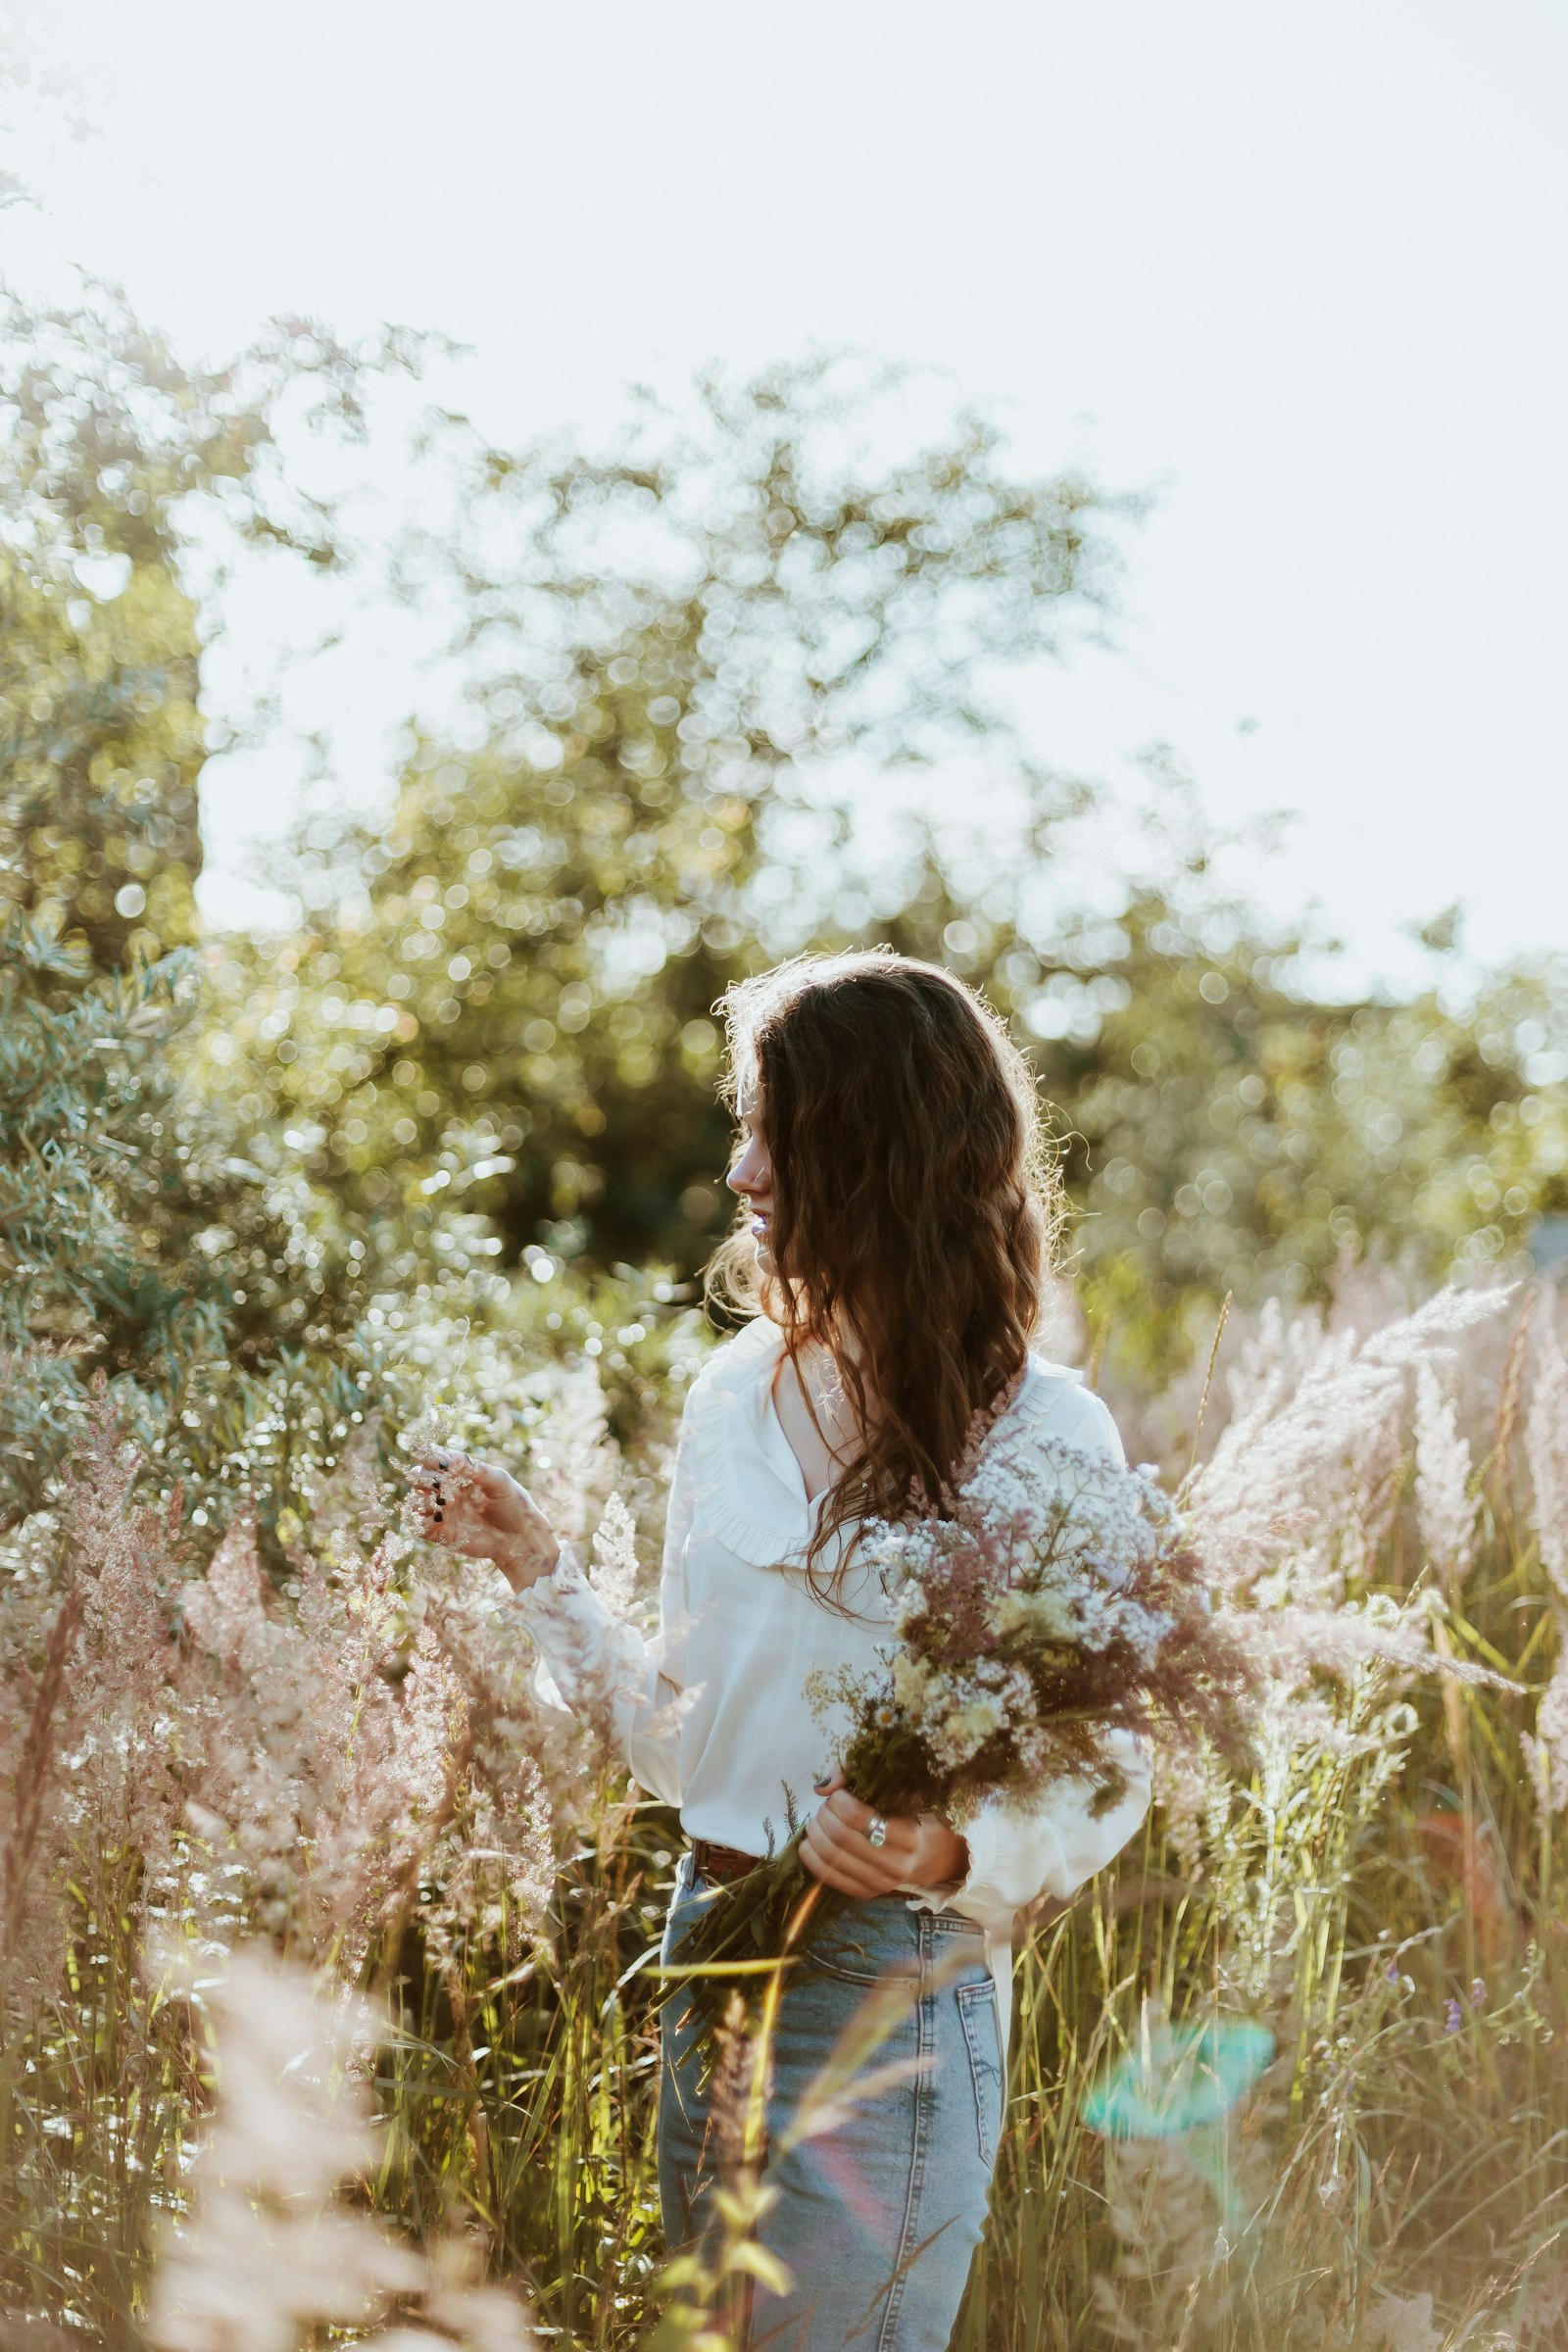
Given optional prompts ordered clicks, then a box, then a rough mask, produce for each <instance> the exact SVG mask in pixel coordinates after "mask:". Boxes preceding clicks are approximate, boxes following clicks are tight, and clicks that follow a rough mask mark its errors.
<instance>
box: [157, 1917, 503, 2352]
mask: <svg viewBox="0 0 1568 2352" xmlns="http://www.w3.org/2000/svg"><path fill="white" fill-rule="evenodd" d="M150 1965H151V1967H152V1969H153V1971H154V1973H155V1974H156V1975H157V1976H159V1977H160V1978H161V1979H162V1980H163V1989H164V1992H165V1995H166V1997H168V1996H169V1995H172V1994H177V1993H179V1992H183V1994H184V1996H185V1997H186V1998H187V1999H188V2000H189V2001H190V2002H191V2003H192V2004H193V2006H199V2007H200V2008H202V2009H205V2010H207V2011H209V2012H210V2013H211V2014H212V2015H213V2017H214V2019H215V2022H216V2028H217V2034H216V2053H215V2055H216V2071H217V2078H218V2098H217V2104H216V2107H215V2110H214V2113H213V2116H212V2119H211V2123H210V2126H209V2130H208V2132H207V2136H206V2139H205V2142H204V2144H203V2146H202V2149H201V2152H200V2154H199V2156H198V2158H197V2160H196V2165H195V2169H194V2172H193V2175H192V2179H191V2190H192V2199H193V2203H192V2210H191V2212H190V2215H189V2216H188V2218H187V2220H186V2221H185V2222H184V2223H183V2224H182V2225H180V2226H179V2227H178V2228H177V2229H171V2230H169V2231H168V2232H167V2233H166V2237H165V2243H164V2246H163V2250H162V2260H161V2262H160V2263H159V2266H158V2269H157V2271H156V2273H155V2277H154V2287H153V2297H152V2311H151V2316H150V2319H149V2323H148V2329H147V2332H148V2336H149V2339H150V2341H151V2342H152V2344H153V2345H154V2346H155V2347H156V2348H157V2352H296V2348H297V2347H299V2346H301V2345H302V2344H304V2343H305V2342H307V2341H311V2340H315V2332H316V2330H317V2329H318V2328H319V2327H353V2328H366V2327H373V2326H375V2324H376V2323H378V2322H383V2321H386V2320H387V2319H388V2318H389V2317H390V2316H392V2315H394V2314H395V2315H396V2317H395V2324H394V2325H392V2326H390V2327H380V2328H379V2329H378V2331H377V2332H376V2333H375V2334H374V2335H373V2336H371V2337H370V2339H369V2340H370V2341H371V2342H372V2343H373V2344H374V2345H375V2346H376V2347H377V2352H405V2348H407V2352H413V2347H414V2346H416V2345H418V2346H421V2347H434V2346H437V2345H442V2344H446V2345H451V2344H454V2343H456V2344H461V2345H464V2346H466V2347H468V2352H537V2345H538V2338H537V2337H536V2335H535V2334H534V2332H533V2328H532V2326H531V2324H530V2320H529V2317H528V2314H527V2313H526V2311H525V2310H524V2308H523V2307H522V2306H521V2305H520V2304H519V2303H518V2302H517V2301H516V2300H515V2298H514V2297H512V2296H511V2295H509V2294H506V2293H504V2292H502V2291H501V2290H499V2289H497V2288H493V2287H486V2286H484V2285H482V2284H480V2283H478V2282H477V2280H476V2279H475V2278H474V2277H473V2275H472V2262H471V2257H470V2256H469V2254H468V2253H467V2250H466V2248H464V2247H463V2246H462V2245H461V2244H458V2243H453V2244H450V2245H448V2246H446V2247H444V2248H443V2249H441V2250H440V2251H439V2252H438V2254H437V2256H436V2258H435V2259H434V2260H433V2261H431V2260H428V2259H426V2258H424V2257H422V2256H421V2255H420V2254H418V2253H417V2251H416V2250H415V2249H414V2248H413V2247H410V2246H407V2245H404V2244H401V2243H400V2242H399V2241H398V2240H397V2239H396V2238H394V2237H393V2236H392V2235H391V2234H390V2232H389V2231H388V2230H387V2229H385V2228H384V2226H383V2225H382V2224H381V2223H379V2222H377V2221H375V2220H373V2219H372V2218H371V2217H370V2216H369V2215H368V2214H366V2213H363V2212H356V2211H353V2210H351V2209H350V2208H349V2207H348V2206H347V2205H345V2204H344V2203H343V2202H341V2200H340V2197H339V2193H338V2192H339V2188H340V2184H341V2183H343V2182H345V2181H346V2180H351V2179H353V2178H355V2177H358V2176H360V2175H363V2174H364V2173H366V2172H367V2171H368V2169H370V2167H371V2166H372V2165H373V2163H374V2159H375V2135H374V2132H373V2131H372V2129H371V2125H370V2118H369V2111H368V2100H367V2098H366V2095H365V2092H364V2089H363V2087H362V2084H361V2082H360V2081H359V2080H358V2078H357V2074H356V2069H357V2068H359V2067H361V2066H362V2065H363V2062H364V2060H365V2058H366V2056H367V2054H368V2051H369V2049H370V2048H371V2047H373V2045H374V2043H375V2041H376V2040H377V2039H378V2038H379V2037H380V2035H381V2034H382V2033H383V2032H384V2026H383V2024H382V2021H380V2020H379V2019H378V2018H377V2017H376V2015H375V2013H374V2012H373V2011H372V2010H371V2009H370V2008H369V2007H368V2004H367V2003H365V2002H363V2001H361V2000H358V1999H355V1998H351V1997H345V1996H343V1995H341V1994H340V1995H339V1996H338V1997H337V1998H336V1999H334V2000H333V2001H331V2002H330V2003H327V2002H326V2001H323V2000H321V1999H319V1998H318V1997H317V1996H316V1995H315V1993H314V1992H313V1989H312V1985H311V1982H310V1979H309V1978H308V1976H306V1975H305V1974H304V1972H302V1971H299V1970H295V1969H288V1968H283V1967H279V1966H278V1964H277V1963H276V1962H275V1961H273V1960H272V1959H270V1958H266V1959H264V1958H262V1957H260V1956H259V1955H258V1954H257V1953H255V1952H254V1951H250V1950H242V1951H239V1952H236V1953H235V1954H234V1955H233V1957H232V1958H231V1959H230V1960H229V1961H228V1963H227V1966H226V1968H225V1969H224V1971H223V1973H222V1974H221V1976H220V1977H219V1978H218V1979H217V1981H216V1982H215V1981H214V1980H212V1979H210V1978H204V1977H202V1976H200V1975H198V1973H197V1967H198V1963H197V1960H196V1956H195V1955H194V1954H193V1953H192V1952H191V1950H190V1947H188V1946H182V1947H174V1946H165V1947H163V1948H162V1949H159V1950H156V1951H155V1952H154V1954H153V1955H152V1958H151V1962H150ZM421 2320H423V2321H427V2322H428V2323H429V2325H428V2326H421V2325H419V2322H420V2321H421Z"/></svg>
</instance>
